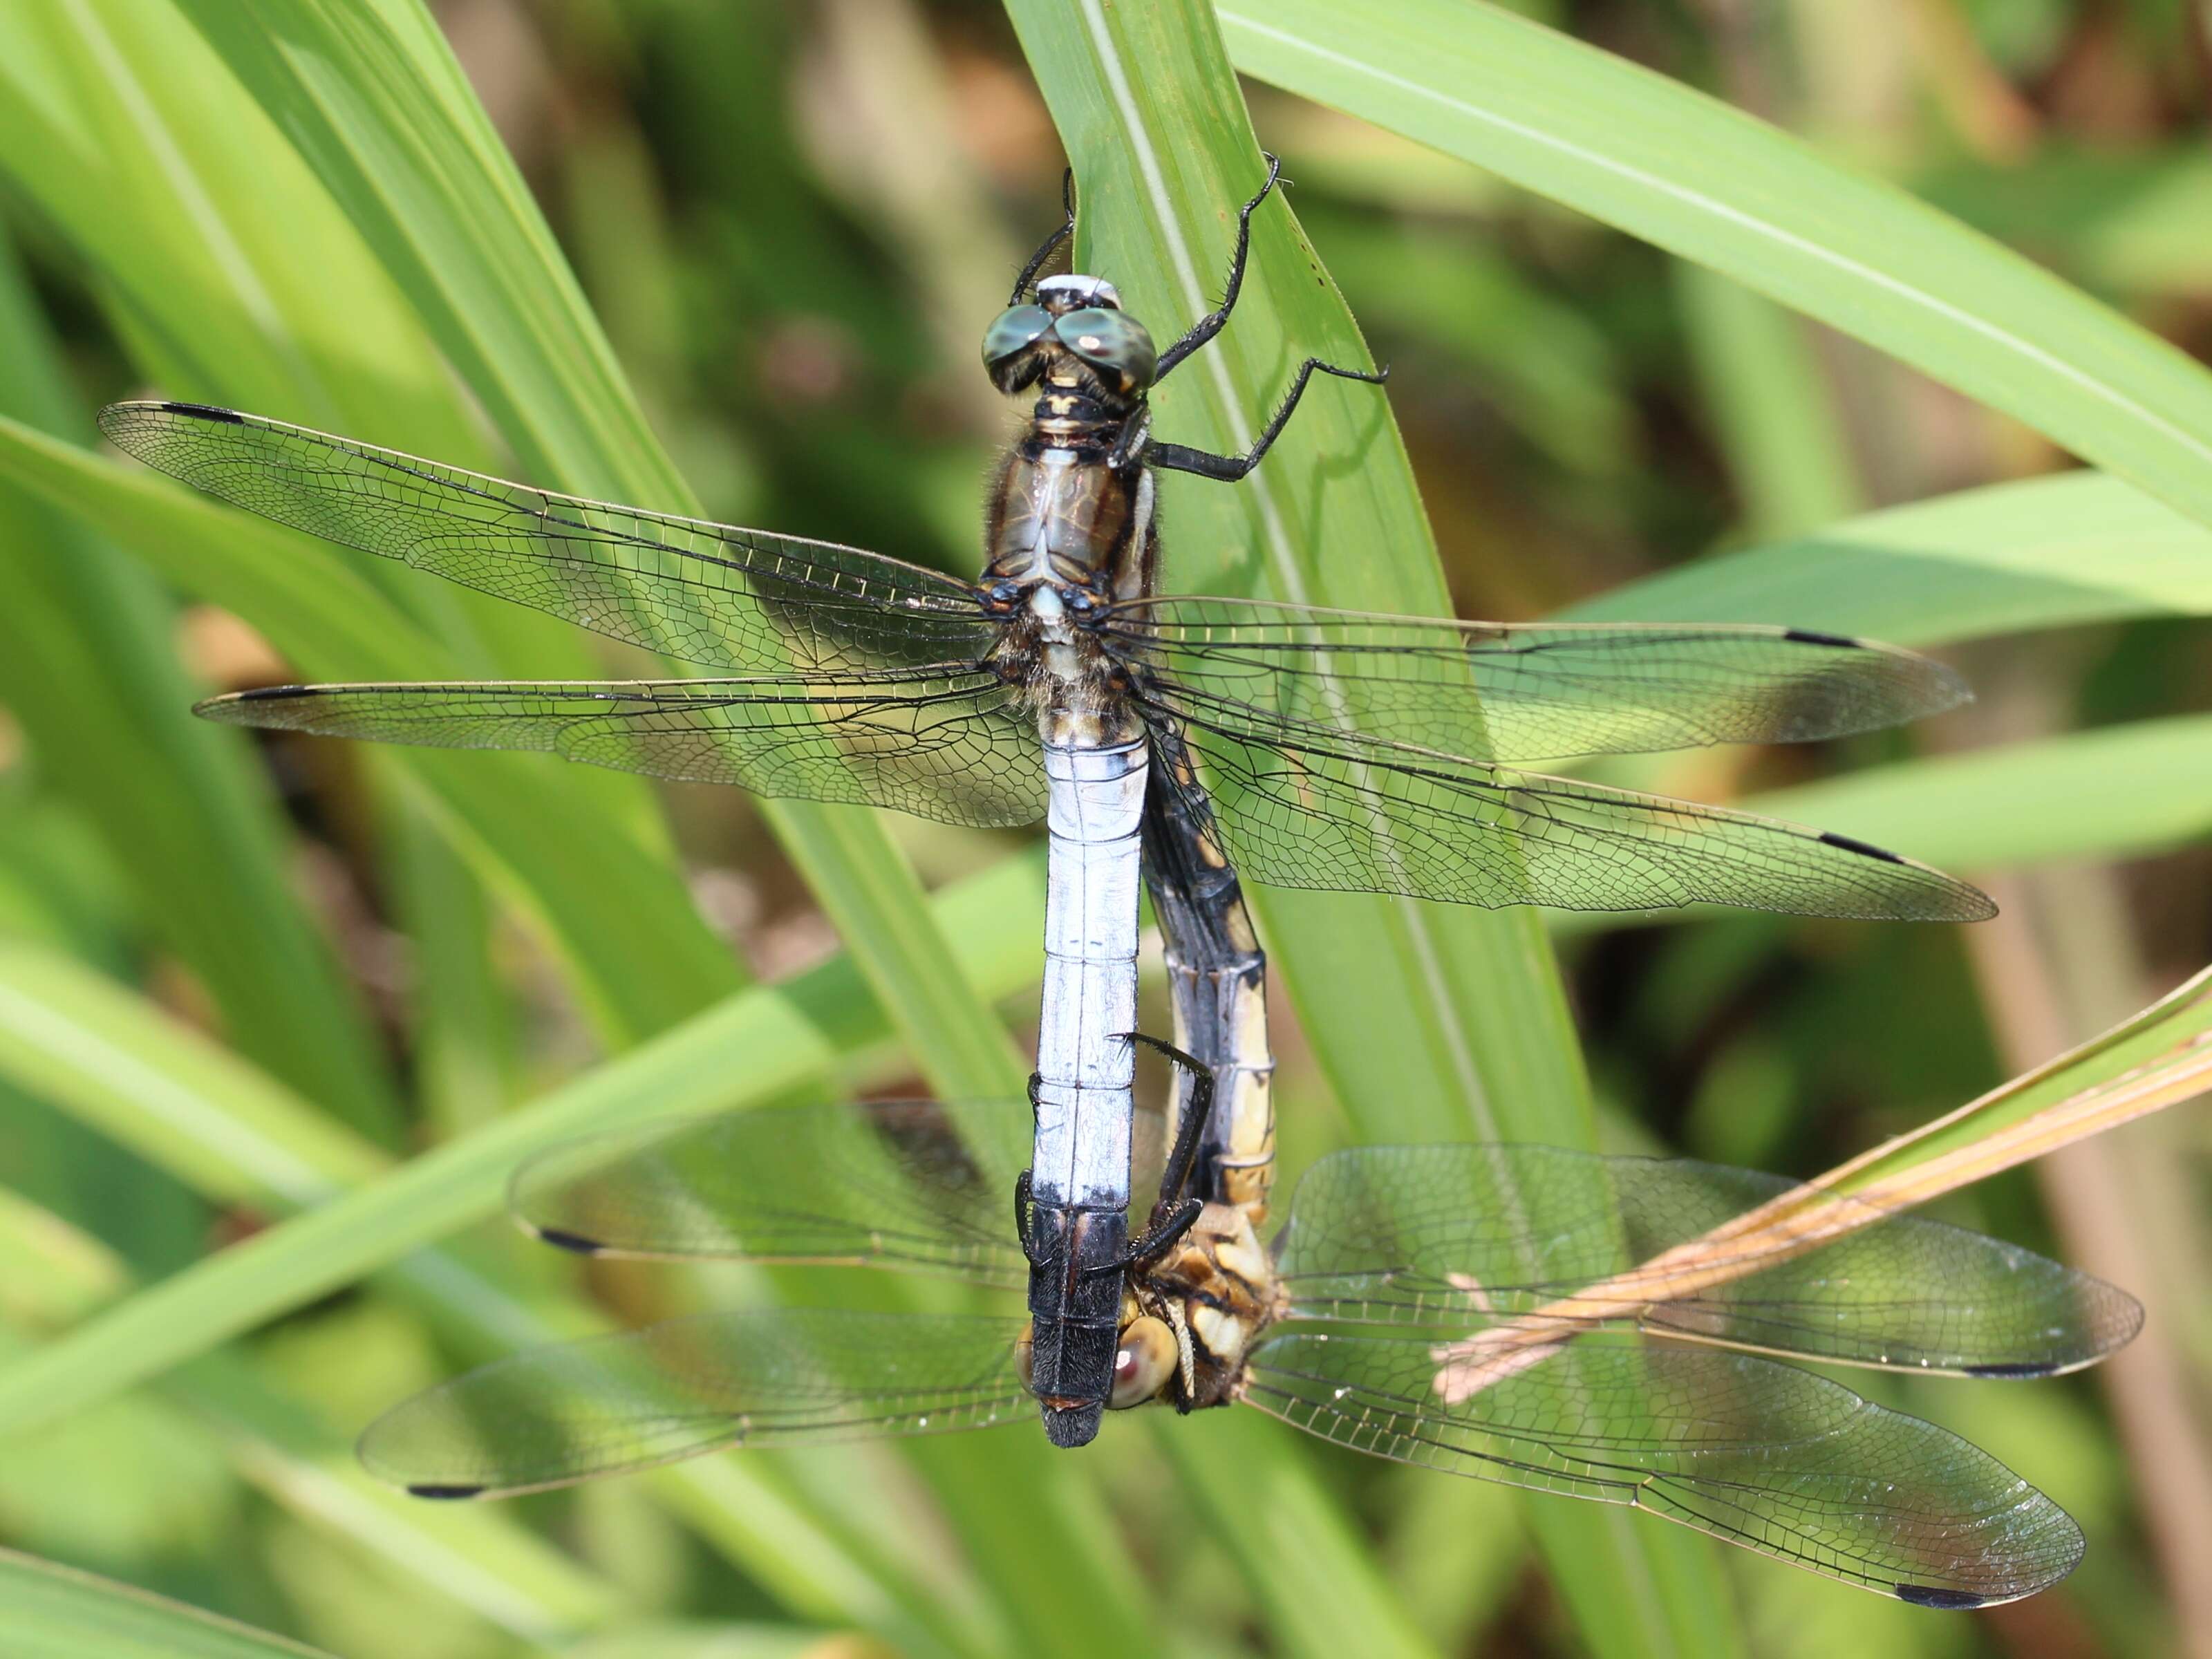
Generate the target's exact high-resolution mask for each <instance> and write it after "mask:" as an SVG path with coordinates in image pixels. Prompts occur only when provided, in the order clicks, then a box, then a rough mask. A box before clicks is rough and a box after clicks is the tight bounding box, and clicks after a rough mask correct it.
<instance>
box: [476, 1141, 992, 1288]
mask: <svg viewBox="0 0 2212 1659" xmlns="http://www.w3.org/2000/svg"><path fill="white" fill-rule="evenodd" d="M978 1120H981V1126H980V1127H981V1128H982V1130H983V1131H984V1133H981V1135H980V1136H978V1137H976V1138H975V1140H973V1141H972V1142H971V1140H970V1139H963V1133H962V1126H963V1124H966V1125H969V1126H970V1127H971V1130H972V1129H973V1128H974V1127H976V1126H977V1123H978ZM1028 1122H1029V1108H1028V1106H1027V1105H1026V1103H1022V1102H1018V1101H1015V1102H1006V1101H990V1102H981V1103H975V1104H973V1105H969V1106H966V1107H963V1108H960V1109H958V1110H957V1113H948V1111H947V1109H945V1107H943V1106H940V1105H939V1104H938V1103H935V1102H933V1101H888V1102H869V1103H863V1104H860V1105H848V1104H836V1105H809V1106H792V1107H775V1108H769V1109H761V1110H756V1111H746V1112H732V1113H728V1114H726V1115H722V1116H719V1117H708V1118H695V1119H685V1120H682V1121H677V1122H674V1123H666V1122H663V1123H659V1124H654V1125H650V1126H647V1127H644V1128H641V1129H633V1130H624V1131H618V1132H617V1133H612V1134H606V1135H593V1136H590V1137H587V1138H586V1139H580V1140H575V1141H571V1142H568V1144H566V1145H564V1146H554V1147H551V1148H549V1149H548V1150H547V1151H545V1152H541V1153H539V1154H538V1156H537V1157H535V1158H532V1159H530V1160H529V1161H528V1162H527V1163H526V1164H523V1165H522V1166H521V1168H520V1169H519V1170H516V1171H515V1173H514V1177H513V1181H512V1182H510V1183H509V1186H508V1188H507V1206H508V1208H509V1210H510V1211H511V1212H513V1216H514V1218H515V1219H516V1220H518V1221H520V1223H521V1224H522V1225H524V1226H526V1227H527V1228H529V1229H530V1230H531V1231H533V1232H535V1233H537V1234H538V1237H541V1238H544V1240H545V1241H546V1242H547V1243H552V1244H557V1245H560V1246H561V1247H562V1248H563V1249H571V1250H578V1251H581V1252H584V1253H586V1254H589V1255H625V1256H659V1257H677V1258H722V1259H727V1260H734V1261H792V1262H798V1261H810V1262H838V1263H845V1264H848V1265H851V1266H854V1267H903V1268H911V1269H915V1270H917V1271H921V1272H933V1273H945V1274H949V1275H951V1276H954V1277H957V1278H961V1279H969V1280H970V1281H971V1282H975V1283H979V1284H986V1285H1005V1286H1007V1287H1010V1288H1019V1287H1020V1286H1021V1285H1023V1284H1024V1282H1025V1279H1026V1273H1027V1267H1026V1264H1025V1263H1024V1261H1023V1259H1022V1254H1021V1251H1020V1250H1019V1249H1018V1248H1017V1247H1016V1245H1015V1243H1014V1242H1013V1222H1012V1217H1013V1189H1014V1177H1015V1176H1016V1175H1017V1174H1018V1172H1019V1170H1020V1168H1021V1164H1020V1161H1019V1158H1020V1152H1021V1148H1020V1146H1019V1142H1018V1138H1017V1134H1016V1132H1019V1135H1021V1136H1025V1135H1026V1133H1027V1128H1028Z"/></svg>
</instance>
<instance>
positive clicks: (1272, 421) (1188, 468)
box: [1145, 357, 1390, 483]
mask: <svg viewBox="0 0 2212 1659" xmlns="http://www.w3.org/2000/svg"><path fill="white" fill-rule="evenodd" d="M1316 374H1334V375H1335V376H1336V377H1337V378H1338V379H1339V380H1364V381H1365V382H1366V383H1367V384H1368V385H1369V386H1381V385H1382V384H1383V381H1385V380H1389V378H1390V370H1389V365H1387V364H1386V365H1384V366H1383V368H1378V369H1376V371H1375V372H1374V373H1373V374H1369V373H1368V372H1367V371H1366V370H1365V369H1364V368H1345V367H1344V366H1343V365H1342V364H1341V363H1325V362H1322V360H1321V359H1320V358H1318V357H1309V358H1307V359H1306V360H1305V362H1304V363H1303V364H1301V365H1300V366H1299V368H1298V378H1297V380H1293V381H1291V395H1290V396H1289V397H1287V398H1284V399H1283V401H1282V403H1281V404H1279V405H1278V406H1277V408H1276V410H1275V412H1274V414H1273V416H1270V417H1269V419H1268V421H1267V425H1266V427H1264V428H1261V433H1260V435H1259V437H1258V438H1256V439H1255V440H1254V441H1253V444H1252V447H1251V448H1250V449H1249V450H1247V451H1246V452H1245V453H1243V454H1242V455H1216V454H1214V453H1212V452H1210V451H1208V450H1204V449H1191V448H1188V447H1186V446H1184V445H1182V444H1148V445H1147V446H1146V449H1145V459H1146V460H1147V461H1149V462H1150V463H1151V464H1152V465H1154V466H1164V467H1166V468H1167V469H1168V470H1169V471H1173V472H1195V473H1196V474H1198V476H1199V477H1201V478H1215V479H1218V480H1219V481H1220V482H1222V483H1236V482H1237V480H1238V479H1239V478H1242V477H1243V476H1244V475H1245V474H1246V473H1248V472H1249V471H1251V470H1252V469H1253V468H1254V467H1255V466H1257V465H1260V458H1261V456H1262V455H1264V454H1266V453H1267V447H1268V446H1269V445H1270V444H1272V443H1273V442H1274V441H1275V439H1276V437H1277V435H1279V434H1280V433H1281V431H1282V429H1283V428H1284V427H1285V425H1287V424H1288V423H1289V422H1290V418H1291V411H1292V410H1295V409H1296V408H1297V406H1298V399H1299V398H1303V397H1304V396H1305V394H1306V382H1307V381H1308V380H1311V379H1313V377H1314V376H1315V375H1316Z"/></svg>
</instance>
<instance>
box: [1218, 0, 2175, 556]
mask: <svg viewBox="0 0 2212 1659" xmlns="http://www.w3.org/2000/svg"><path fill="white" fill-rule="evenodd" d="M1220 16H1221V23H1222V29H1223V33H1225V36H1226V38H1227V40H1228V41H1229V44H1230V50H1231V52H1232V53H1233V54H1234V55H1235V58H1236V61H1237V67H1238V68H1240V69H1242V70H1244V71H1245V72H1246V73H1247V74H1250V75H1255V76H1259V77H1260V78H1261V79H1262V80H1265V81H1269V82H1273V83H1274V84H1276V85H1278V86H1280V87H1283V88H1287V89H1288V90H1290V91H1291V92H1296V93H1299V94H1303V95H1304V96H1306V97H1309V98H1312V99H1316V100H1319V101H1320V102H1322V103H1325V104H1330V105H1334V106H1336V107H1337V108H1339V109H1342V110H1346V111H1348V112H1351V113H1352V114H1354V115H1358V116H1361V117H1363V118H1365V119H1367V120H1370V121H1373V122H1374V123H1376V125H1379V126H1383V127H1387V128H1389V130H1390V131H1395V132H1399V133H1402V134H1404V135H1405V136H1407V137H1411V138H1413V139H1416V140H1418V141H1419V142H1420V143H1425V144H1429V145H1431V146H1433V147H1434V148H1436V149H1440V150H1443V151H1444V152H1446V153H1447V154H1449V155H1456V156H1458V157H1460V158H1461V159H1462V161H1469V162H1472V163H1474V165H1476V166H1479V167H1487V168H1489V169H1490V170H1492V172H1495V173H1500V174H1502V175H1503V176H1504V177H1505V178H1508V179H1512V180H1513V181H1514V182H1515V183H1516V184H1519V185H1523V186H1525V187H1526V188H1528V189H1529V190H1532V191H1536V192H1537V193H1538V194H1540V195H1543V196H1547V197H1552V198H1553V200H1556V201H1559V202H1563V203H1565V204H1567V205H1568V206H1570V207H1573V208H1576V209H1578V210H1581V211H1583V212H1584V213H1588V214H1589V215H1591V216H1594V217H1595V218H1598V219H1601V220H1603V221H1605V222H1607V223H1609V224H1613V225H1616V226H1619V227H1620V228H1622V229H1624V230H1626V231H1628V232H1630V233H1631V234H1634V235H1637V236H1640V237H1642V238H1644V240H1647V241H1650V242H1654V243H1656V244H1657V245H1658V246H1661V247H1663V248H1666V249H1668V251H1669V252H1674V253H1677V254H1680V255H1681V256H1682V257H1683V258H1687V259H1694V260H1696V261H1698V262H1699V264H1706V265H1710V266H1711V267H1712V268H1713V269H1714V270H1718V271H1721V272H1723V273H1724V274H1726V275H1728V276H1733V277H1735V279H1736V280H1737V281H1739V282H1742V283H1747V284H1748V285H1749V286H1751V287H1753V288H1754V289H1759V291H1760V292H1762V293H1764V294H1766V295H1771V297H1773V298H1774V299H1777V300H1779V301H1782V302H1783V303H1784V304H1785V305H1788V306H1791V307H1795V308H1796V309H1797V310H1800V311H1802V312H1805V313H1808V315H1811V316H1814V317H1817V318H1819V319H1821V320H1822V321H1823V322H1826V323H1829V324H1832V325H1834V326H1836V327H1838V328H1839V329H1842V330H1843V331H1844V332H1845V333H1848V334H1852V335H1856V336H1857V337H1859V338H1861V339H1863V340H1865V341H1867V342H1868V343H1869V344H1872V345H1875V346H1878V347H1880V348H1881V349H1883V350H1885V351H1887V352H1890V353H1892V354H1893V355H1894V356H1898V357H1899V358H1901V359H1903V360H1904V361H1905V362H1908V363H1911V365H1913V366H1914V367H1915V368H1918V369H1921V370H1922V371H1923V372H1924V373H1926V374H1931V375H1933V376H1934V377H1935V378H1936V379H1937V380H1942V381H1945V382H1947V383H1948V384H1949V385H1952V386H1957V387H1958V388H1959V389H1960V391H1962V392H1966V394H1967V395H1968V396H1970V397H1973V398H1978V399H1980V400H1981V401H1983V402H1984V403H1986V404H1990V406H1992V407H1993V408H1996V409H2001V410H2004V411H2005V412H2006V413H2008V414H2009V415H2013V416H2016V417H2018V418H2019V419H2021V420H2022V421H2025V422H2027V423H2028V424H2029V425H2030V426H2033V427H2034V428H2037V429H2038V430H2039V431H2041V432H2044V433H2045V434H2047V435H2049V436H2050V437H2051V438H2052V439H2054V440H2055V441H2057V442H2058V443H2059V444H2061V445H2063V446H2064V447H2066V448H2068V449H2070V450H2072V451H2074V452H2075V453H2076V454H2079V455H2081V456H2082V457H2084V458H2085V459H2089V460H2093V461H2094V462H2096V463H2097V464H2098V465H2101V466H2104V467H2106V468H2107V469H2109V470H2110V471H2112V472H2114V473H2116V474H2118V476H2119V477H2124V478H2126V479H2128V480H2130V482H2131V483H2136V484H2138V485H2140V486H2141V487H2142V488H2143V489H2147V490H2148V491H2149V492H2150V493H2151V494H2153V495H2156V496H2158V497H2159V498H2160V500H2162V501H2167V502H2170V503H2172V505H2173V506H2175V507H2179V508H2180V509H2181V510H2182V511H2184V512H2185V513H2188V514H2189V515H2190V516H2191V517H2192V518H2194V519H2196V520H2197V521H2198V522H2199V523H2203V524H2212V375H2208V374H2206V372H2205V371H2204V369H2203V368H2202V367H2201V366H2200V365H2198V364H2197V363H2195V362H2191V360H2190V358H2189V357H2188V356H2187V355H2186V354H2185V353H2184V352H2182V351H2181V350H2179V349H2178V348H2176V347H2175V346H2173V345H2172V344H2170V343H2167V342H2166V341H2164V340H2161V339H2160V338H2159V337H2157V336H2155V335H2154V334H2152V333H2151V332H2150V331H2148V330H2147V329H2144V328H2142V326H2140V325H2137V324H2136V323H2133V322H2130V321H2129V320H2128V319H2126V318H2124V317H2123V316H2121V315H2120V314H2119V313H2118V312H2115V311H2113V310H2112V309H2111V308H2110V307H2106V306H2105V305H2102V304H2100V302H2098V301H2095V300H2093V299H2092V298H2091V297H2090V296H2089V295H2087V294H2085V293H2083V292H2082V291H2081V289H2077V288H2074V287H2072V286H2070V285H2069V284H2068V283H2064V282H2063V281H2061V280H2060V279H2059V278H2057V277H2056V276H2052V275H2051V273H2050V272H2049V271H2047V270H2044V269H2043V268H2042V267H2041V266H2039V265H2038V264H2035V263H2034V262H2033V261H2032V260H2030V259H2028V258H2026V257H2024V256H2022V255H2021V254H2018V253H2015V252H2012V251H2011V250H2009V249H2008V248H2005V247H2003V246H2001V245H1999V244H1998V243H1996V242H1994V241H1991V240H1989V239H1988V238H1986V237H1984V236H1982V235H1980V234H1978V233H1977V232H1974V231H1972V230H1970V229H1968V228H1966V227H1965V226H1964V225H1961V224H1960V223H1959V222H1957V221H1956V220H1954V219H1952V218H1949V217H1948V216H1946V215H1943V214H1942V213H1939V212H1937V211H1936V210H1934V209H1933V208H1930V207H1929V206H1927V205H1926V204H1924V203H1921V202H1918V201H1916V200H1915V199H1914V198H1913V197H1911V196H1909V195H1907V194H1906V193H1905V191H1900V190H1898V189H1896V188H1895V187H1894V186H1892V185H1887V184H1884V183H1881V181H1879V180H1876V179H1872V178H1869V177H1868V176H1867V175H1865V174H1863V173H1858V172H1856V171H1854V170H1852V169H1851V168H1849V167H1844V166H1841V165H1839V164H1838V163H1837V162H1834V161H1830V160H1828V159H1827V158H1826V157H1824V156H1822V155H1819V154H1818V153H1816V152H1815V151H1814V150H1813V149H1810V148H1809V147H1808V146H1807V145H1805V144H1803V143H1800V142H1799V141H1797V140H1796V139H1794V138H1792V137H1789V136H1788V135H1787V134H1784V133H1783V132H1781V131H1778V130H1776V129H1775V128H1772V127H1770V126H1768V125H1765V123H1763V122H1761V121H1759V120H1757V119H1756V118H1753V117H1752V116H1749V115H1747V114H1745V113H1744V112H1741V111H1740V110H1736V109H1734V108H1731V107H1730V106H1728V105H1726V104H1723V103H1722V102H1720V101H1719V100H1716V99H1713V98H1709V97H1707V96H1705V94H1702V93H1699V92H1696V91H1694V90H1692V88H1688V87H1686V86H1683V85H1681V84H1680V83H1679V82H1674V81H1670V80H1668V79H1667V78H1666V77H1665V76H1660V75H1656V74H1654V73H1652V72H1651V71H1650V70H1645V69H1643V68H1641V67H1639V66H1638V65H1636V64H1631V63H1629V62H1627V61H1626V59H1624V58H1616V57H1614V56H1613V55H1612V54H1610V53H1608V52H1603V51H1601V50H1599V49H1598V48H1596V47H1595V46H1588V45H1585V44H1583V42H1580V41H1577V40H1572V39H1571V38H1569V37H1568V36H1566V35H1564V34H1560V33H1555V32H1553V31H1552V30H1550V29H1547V28H1545V27H1541V25H1539V24H1536V23H1533V22H1530V21H1528V20H1527V19H1526V18H1522V17H1518V16H1516V15H1513V14H1512V13H1510V12H1508V11H1505V10H1504V9H1500V8H1498V7H1496V6H1491V5H1484V4H1467V3H1462V0H1404V3H1401V4H1396V5H1393V6H1391V7H1390V8H1389V9H1388V10H1387V11H1377V10H1376V9H1375V8H1373V7H1370V6H1365V5H1357V4H1347V3H1345V0H1271V3H1268V4H1267V5H1264V6H1263V5H1256V4H1252V3H1249V0H1225V3H1224V4H1223V5H1222V6H1221V7H1220Z"/></svg>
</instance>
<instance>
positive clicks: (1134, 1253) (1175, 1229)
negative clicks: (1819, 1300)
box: [1112, 1198, 1206, 1270]
mask: <svg viewBox="0 0 2212 1659" xmlns="http://www.w3.org/2000/svg"><path fill="white" fill-rule="evenodd" d="M1205 1208H1206V1200H1204V1199H1202V1198H1186V1199H1184V1200H1182V1203H1180V1204H1178V1205H1176V1207H1175V1208H1174V1209H1173V1210H1171V1211H1170V1212H1168V1214H1167V1215H1166V1216H1165V1217H1164V1218H1163V1217H1162V1216H1161V1214H1160V1212H1159V1211H1158V1210H1154V1211H1153V1212H1152V1225H1151V1226H1149V1227H1147V1228H1146V1229H1145V1231H1143V1232H1142V1233H1140V1234H1139V1235H1138V1236H1137V1237H1134V1238H1133V1239H1131V1240H1130V1241H1129V1245H1128V1248H1127V1249H1126V1250H1124V1251H1123V1252H1122V1253H1121V1261H1118V1262H1115V1263H1113V1264H1112V1265H1113V1266H1114V1267H1115V1268H1117V1269H1124V1270H1126V1269H1127V1268H1130V1267H1135V1266H1136V1265H1137V1263H1139V1261H1151V1260H1152V1257H1154V1256H1156V1255H1159V1254H1160V1252H1161V1251H1163V1250H1164V1249H1167V1248H1168V1246H1169V1245H1170V1244H1172V1243H1175V1242H1176V1240H1177V1239H1178V1238H1181V1237H1182V1236H1183V1235H1184V1234H1185V1233H1187V1232H1188V1231H1190V1227H1191V1223H1193V1222H1194V1221H1196V1220H1197V1219H1198V1218H1199V1215H1200V1212H1202V1211H1203V1210H1204V1209H1205Z"/></svg>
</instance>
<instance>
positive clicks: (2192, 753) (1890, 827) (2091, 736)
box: [1744, 714, 2212, 873]
mask: <svg viewBox="0 0 2212 1659" xmlns="http://www.w3.org/2000/svg"><path fill="white" fill-rule="evenodd" d="M2116 803H2118V805H2117V807H2116V805H2115V804H2116ZM1744 804H1745V805H1747V807H1749V808H1750V809H1751V810H1752V811H1754V812H1771V813H1773V814H1774V815H1775V816H1777V817H1786V818H1794V819H1795V820H1796V821H1797V822H1798V823H1817V824H1820V825H1821V826H1823V827H1824V828H1828V829H1838V830H1840V831H1842V832H1843V833H1844V834H1845V835H1850V836H1858V837H1860V838H1861V839H1862V840H1865V841H1871V842H1874V843H1875V845H1876V846H1878V847H1910V848H1912V850H1913V853H1914V855H1915V856H1916V857H1920V858H1925V859H1927V860H1930V861H1931V862H1933V863H1935V864H1937V865H1939V866H1942V867H1943V868H1945V869H1952V868H1956V869H1961V870H1965V871H1966V872H1969V873H1972V872H1976V871H1980V872H1990V871H1997V870H2015V869H2019V868H2021V867H2022V866H2028V865H2037V864H2052V863H2059V862H2066V861H2079V860H2093V859H2094V860H2112V859H2130V858H2144V857H2148V856H2150V855H2152V854H2158V853H2164V852H2169V851H2171V850H2172V849H2173V848H2177V847H2180V846H2184V845H2185V844H2187V843H2189V842H2195V841H2200V840H2202V839H2203V837H2204V836H2206V835H2207V834H2212V715H2206V714H2187V715H2176V716H2172V717H2169V718H2167V719H2165V720H2136V721H2134V722H2133V723H2131V724H2129V725H2126V726H2101V727H2099V728H2097V729H2096V730H2093V731H2089V732H2068V733H2066V734H2064V735H2063V736H2059V737H2054V738H2042V739H2040V740H2039V741H2035V742H2029V743H2016V744H2008V745H2006V746H2005V747H2003V748H2002V749H1991V750H1982V751H1979V752H1977V753H1973V754H1965V755H1946V756H1942V757H1936V758H1931V759H1927V760H1918V761H1910V762H1905V763H1901V764H1899V765H1895V766H1884V767H1877V768H1875V769H1871V770H1869V771H1865V772H1858V773H1854V774H1852V775H1850V776H1848V777H1838V778H1828V779H1823V780H1822V781H1820V782H1818V783H1808V784H1804V785H1802V786H1800V787H1796V788H1794V789H1786V790H1777V791H1775V792H1773V793H1770V794H1763V795H1755V796H1753V797H1752V798H1751V799H1749V800H1747V801H1746V802H1745V803H1744Z"/></svg>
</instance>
